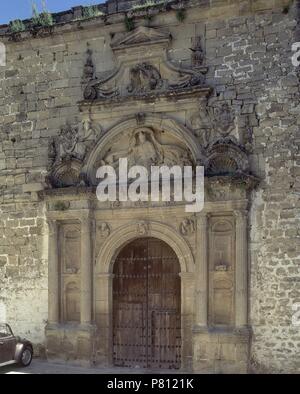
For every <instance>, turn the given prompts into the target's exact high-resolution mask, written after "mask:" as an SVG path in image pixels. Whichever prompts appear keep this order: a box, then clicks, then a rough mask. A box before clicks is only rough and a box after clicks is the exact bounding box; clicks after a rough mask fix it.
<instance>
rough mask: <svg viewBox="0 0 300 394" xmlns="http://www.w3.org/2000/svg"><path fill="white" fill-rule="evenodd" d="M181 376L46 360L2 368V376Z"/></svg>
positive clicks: (144, 370) (168, 371)
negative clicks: (79, 365) (152, 374)
mask: <svg viewBox="0 0 300 394" xmlns="http://www.w3.org/2000/svg"><path fill="white" fill-rule="evenodd" d="M151 373H155V374H181V373H184V372H182V371H178V370H172V369H170V370H148V369H135V368H118V367H115V368H97V367H90V368H86V367H77V366H72V365H69V364H55V363H50V362H48V361H45V360H39V359H34V360H33V361H32V363H31V365H30V366H29V367H27V368H22V367H19V366H17V365H15V364H13V365H8V366H5V367H0V374H55V375H57V374H64V375H65V374H67V375H77V374H151Z"/></svg>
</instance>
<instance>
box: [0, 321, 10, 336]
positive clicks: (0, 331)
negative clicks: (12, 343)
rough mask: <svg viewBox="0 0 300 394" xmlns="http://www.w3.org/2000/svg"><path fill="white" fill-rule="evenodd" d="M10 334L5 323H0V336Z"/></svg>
mask: <svg viewBox="0 0 300 394" xmlns="http://www.w3.org/2000/svg"><path fill="white" fill-rule="evenodd" d="M11 335H12V333H11V331H10V329H9V327H8V326H7V325H6V324H0V338H5V337H10V336H11Z"/></svg>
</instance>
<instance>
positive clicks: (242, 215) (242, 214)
mask: <svg viewBox="0 0 300 394" xmlns="http://www.w3.org/2000/svg"><path fill="white" fill-rule="evenodd" d="M233 214H234V216H235V219H236V221H237V222H238V223H239V222H243V221H245V220H246V219H247V217H248V211H247V210H246V209H241V210H235V211H233Z"/></svg>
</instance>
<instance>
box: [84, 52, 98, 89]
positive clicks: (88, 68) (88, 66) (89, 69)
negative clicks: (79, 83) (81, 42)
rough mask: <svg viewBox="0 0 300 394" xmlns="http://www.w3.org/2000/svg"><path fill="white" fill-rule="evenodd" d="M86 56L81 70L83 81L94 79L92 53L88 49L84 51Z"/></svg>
mask: <svg viewBox="0 0 300 394" xmlns="http://www.w3.org/2000/svg"><path fill="white" fill-rule="evenodd" d="M86 54H87V58H86V62H85V65H84V68H83V77H82V78H83V80H88V81H89V80H91V79H93V77H94V74H95V67H94V63H93V58H92V55H93V51H92V50H91V49H90V48H88V49H87V51H86Z"/></svg>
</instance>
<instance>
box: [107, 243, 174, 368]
mask: <svg viewBox="0 0 300 394" xmlns="http://www.w3.org/2000/svg"><path fill="white" fill-rule="evenodd" d="M179 273H180V265H179V261H178V258H177V256H176V254H175V253H174V251H173V250H172V249H171V248H170V247H169V246H168V245H167V244H166V243H165V242H162V241H160V240H158V239H156V238H141V239H137V240H135V241H133V242H131V243H130V244H128V245H127V246H125V247H124V248H123V249H122V250H121V252H120V253H119V255H118V256H117V258H116V261H115V264H114V279H113V361H114V365H116V366H124V367H140V368H170V369H173V368H180V358H181V312H180V276H179Z"/></svg>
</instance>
